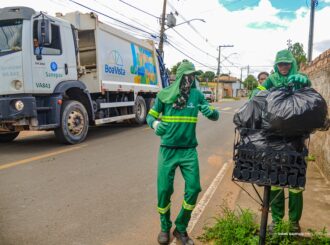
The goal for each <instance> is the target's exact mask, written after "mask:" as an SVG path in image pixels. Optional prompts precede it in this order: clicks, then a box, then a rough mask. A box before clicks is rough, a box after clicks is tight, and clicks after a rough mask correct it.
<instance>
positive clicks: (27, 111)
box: [0, 7, 168, 144]
mask: <svg viewBox="0 0 330 245" xmlns="http://www.w3.org/2000/svg"><path fill="white" fill-rule="evenodd" d="M164 72H165V67H164V65H163V62H162V59H161V57H160V56H159V55H158V53H157V50H156V49H155V45H154V42H153V41H152V40H145V39H138V38H136V37H134V36H132V35H129V34H127V33H125V32H123V31H121V30H118V29H116V28H114V27H112V26H110V25H107V24H105V23H102V22H101V21H100V20H99V19H98V16H97V15H96V14H95V13H80V12H73V13H68V14H64V15H63V14H61V13H57V14H56V16H55V17H54V16H50V15H48V14H46V13H44V12H37V11H35V10H33V9H31V8H29V7H6V8H2V9H0V142H9V141H12V140H14V139H15V138H16V137H17V136H18V135H19V133H20V132H21V131H23V130H47V131H50V130H52V131H54V133H55V136H56V138H57V139H58V140H59V141H60V142H62V143H66V144H76V143H80V142H82V141H83V140H84V139H85V138H86V136H87V133H88V128H89V127H90V126H98V125H103V124H107V123H112V122H121V121H125V120H128V121H130V122H133V123H136V124H140V125H141V124H143V123H145V119H146V115H147V111H148V109H149V108H150V107H151V106H152V104H153V102H154V98H155V97H156V94H157V92H158V91H159V90H160V89H161V88H162V87H164V86H167V84H168V81H167V79H166V75H165V74H164Z"/></svg>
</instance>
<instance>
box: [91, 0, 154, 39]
mask: <svg viewBox="0 0 330 245" xmlns="http://www.w3.org/2000/svg"><path fill="white" fill-rule="evenodd" d="M94 1H95V2H97V3H98V4H100V5H101V6H103V7H105V8H107V9H109V10H111V11H113V12H115V13H116V14H118V15H120V16H123V17H124V18H127V19H129V20H130V21H133V22H135V23H137V24H139V25H141V26H144V27H145V28H147V29H148V30H149V31H152V32H155V33H158V31H155V30H153V29H151V28H150V27H149V26H147V25H146V24H144V23H143V24H141V23H140V22H138V21H137V20H135V19H132V18H130V17H128V16H126V15H124V14H122V13H120V12H119V11H117V10H114V9H112V8H110V7H109V6H107V5H105V4H103V3H101V2H99V1H98V0H94Z"/></svg>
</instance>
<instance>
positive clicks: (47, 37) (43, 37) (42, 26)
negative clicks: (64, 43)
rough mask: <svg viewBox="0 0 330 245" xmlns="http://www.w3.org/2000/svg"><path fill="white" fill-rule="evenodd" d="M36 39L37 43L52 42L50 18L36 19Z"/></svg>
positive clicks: (47, 43)
mask: <svg viewBox="0 0 330 245" xmlns="http://www.w3.org/2000/svg"><path fill="white" fill-rule="evenodd" d="M38 40H39V45H41V46H44V45H50V44H51V43H52V28H51V24H50V20H48V19H41V20H38Z"/></svg>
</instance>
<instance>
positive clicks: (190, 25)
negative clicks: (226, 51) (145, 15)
mask: <svg viewBox="0 0 330 245" xmlns="http://www.w3.org/2000/svg"><path fill="white" fill-rule="evenodd" d="M168 5H170V7H171V8H172V9H173V10H174V11H175V12H176V13H179V12H178V11H177V10H176V9H175V7H174V6H173V4H171V3H170V2H168ZM179 16H180V17H181V18H182V19H183V21H187V24H188V25H189V27H190V28H191V29H193V31H194V32H195V33H196V34H197V35H198V36H199V37H200V38H201V39H203V41H205V42H206V43H207V44H208V45H209V46H210V47H212V48H216V47H217V46H216V45H213V44H212V43H210V42H209V41H208V39H207V37H204V36H203V35H202V34H201V33H200V32H199V31H198V30H197V29H196V28H195V27H194V26H193V25H192V24H191V23H190V22H188V20H187V19H186V18H185V17H184V16H183V15H182V14H179Z"/></svg>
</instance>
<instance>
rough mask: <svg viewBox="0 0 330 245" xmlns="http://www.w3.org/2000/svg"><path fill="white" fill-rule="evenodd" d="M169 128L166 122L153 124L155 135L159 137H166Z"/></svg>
mask: <svg viewBox="0 0 330 245" xmlns="http://www.w3.org/2000/svg"><path fill="white" fill-rule="evenodd" d="M167 126H168V123H166V122H159V121H155V122H154V123H153V124H152V127H153V128H154V130H155V134H156V135H158V136H162V135H164V134H165V133H166V130H167Z"/></svg>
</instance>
